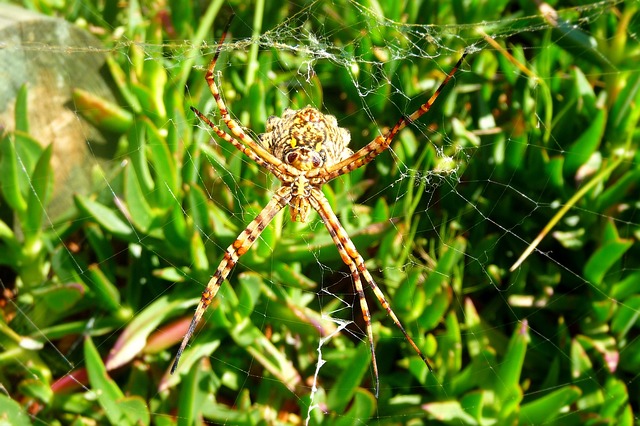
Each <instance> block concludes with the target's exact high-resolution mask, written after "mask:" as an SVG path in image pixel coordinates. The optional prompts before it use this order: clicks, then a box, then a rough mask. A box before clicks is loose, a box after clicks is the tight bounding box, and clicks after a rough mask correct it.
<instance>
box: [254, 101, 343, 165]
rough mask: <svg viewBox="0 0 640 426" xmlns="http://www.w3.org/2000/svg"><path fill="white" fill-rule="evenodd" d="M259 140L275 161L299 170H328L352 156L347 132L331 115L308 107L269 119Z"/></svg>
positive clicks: (287, 111)
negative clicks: (323, 168) (321, 168)
mask: <svg viewBox="0 0 640 426" xmlns="http://www.w3.org/2000/svg"><path fill="white" fill-rule="evenodd" d="M258 138H259V140H260V143H261V144H262V146H264V147H265V148H266V149H267V150H268V151H269V152H271V153H272V154H273V155H274V156H275V157H276V158H278V159H280V160H282V161H284V162H285V163H287V164H290V165H292V166H293V167H295V168H297V169H299V170H302V171H309V170H312V169H317V168H320V167H329V166H332V165H333V164H335V163H337V162H339V161H342V160H344V159H345V158H349V156H350V155H351V154H353V151H351V150H350V149H348V148H347V145H349V141H350V140H351V135H350V134H349V131H348V130H347V129H344V128H342V127H338V122H337V120H336V118H335V117H334V116H332V115H324V114H322V113H321V112H320V111H318V110H317V109H315V108H313V107H311V106H307V107H305V108H303V109H300V110H293V109H289V108H287V109H286V110H285V111H284V113H283V114H282V117H276V116H271V117H269V119H268V120H267V129H266V132H265V133H263V134H261V135H259V136H258Z"/></svg>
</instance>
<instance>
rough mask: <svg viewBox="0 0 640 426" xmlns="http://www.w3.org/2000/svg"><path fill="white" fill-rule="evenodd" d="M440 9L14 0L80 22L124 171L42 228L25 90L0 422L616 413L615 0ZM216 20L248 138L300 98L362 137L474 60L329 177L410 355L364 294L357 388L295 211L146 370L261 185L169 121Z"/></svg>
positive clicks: (633, 381)
mask: <svg viewBox="0 0 640 426" xmlns="http://www.w3.org/2000/svg"><path fill="white" fill-rule="evenodd" d="M443 3H444V2H433V1H417V2H406V4H402V3H398V2H396V1H391V0H389V1H384V0H378V1H369V2H362V3H355V2H350V1H347V0H337V1H331V2H329V1H326V2H325V1H319V2H309V4H294V3H286V2H283V3H277V2H261V1H257V2H256V3H255V4H252V5H247V4H246V2H241V1H229V2H228V3H227V2H220V1H213V2H211V3H199V4H191V3H189V2H187V3H183V2H177V1H171V0H170V1H168V2H143V3H139V2H129V3H126V2H124V3H123V2H113V1H107V2H97V3H95V4H88V3H82V2H68V3H66V2H60V1H51V2H48V1H40V2H33V3H29V7H31V8H34V9H37V10H40V11H41V12H44V13H47V14H58V15H62V16H64V17H65V18H66V19H68V20H70V21H72V22H75V23H77V24H78V25H81V26H85V27H86V28H88V29H92V30H94V31H95V30H96V29H97V28H100V29H101V31H95V32H96V33H98V34H100V35H101V37H102V39H103V42H104V45H105V47H107V48H110V49H112V51H113V55H112V56H110V58H109V60H108V62H107V65H106V66H107V68H108V70H109V72H110V74H111V76H112V78H113V81H114V83H115V87H117V90H118V95H119V96H120V99H121V100H122V102H121V103H119V104H117V105H115V104H111V103H108V102H106V101H103V100H101V99H99V98H96V97H95V96H94V95H93V94H91V93H86V92H83V91H76V92H75V93H74V102H75V105H76V106H77V108H78V112H79V113H80V114H81V115H82V116H83V117H84V118H85V119H86V120H88V121H90V122H92V123H93V124H94V125H96V126H99V127H101V128H104V129H108V130H109V131H111V132H113V133H114V134H117V135H119V140H118V141H114V143H118V144H119V147H120V150H119V154H118V157H117V160H119V161H123V163H122V167H121V168H120V169H118V170H119V171H118V172H116V173H115V174H114V176H112V177H111V178H110V181H109V183H108V185H107V186H106V187H105V188H104V190H102V191H100V192H97V193H96V194H94V195H93V196H77V197H76V200H75V201H76V208H77V215H76V216H75V217H73V218H71V219H68V220H66V221H65V222H63V223H55V224H52V223H47V222H46V216H45V214H44V212H45V209H44V207H45V206H46V205H47V202H48V200H49V198H50V193H51V190H52V186H53V184H54V182H53V180H52V179H53V178H52V173H51V167H52V165H51V163H50V158H51V147H45V148H42V146H41V145H40V144H39V143H38V141H35V140H34V139H33V138H32V137H31V136H29V105H27V96H26V95H27V90H28V89H27V88H23V89H22V91H21V92H20V96H19V97H18V99H17V100H16V106H15V111H16V117H15V130H12V131H5V132H4V134H3V135H2V140H1V142H0V176H1V178H0V179H1V180H0V194H1V199H0V203H1V208H2V209H5V211H10V212H11V213H12V214H11V215H9V216H12V217H13V219H12V220H13V226H12V224H11V223H9V222H8V221H0V253H1V254H0V265H1V266H3V267H4V268H5V269H3V270H8V271H11V274H10V275H11V276H13V277H15V280H13V281H4V280H3V282H2V285H3V287H4V289H5V300H4V302H3V305H2V306H3V313H4V315H3V320H2V322H1V323H0V325H1V329H0V345H1V347H2V349H3V352H2V354H0V377H2V383H3V384H4V388H5V389H6V392H7V393H6V394H5V395H0V412H3V413H7V415H8V416H9V418H10V419H11V421H12V422H13V423H12V424H28V420H27V419H28V416H31V421H32V422H34V423H38V424H39V423H46V424H74V425H81V424H95V423H96V422H97V423H99V424H107V423H110V424H118V425H126V424H150V423H154V424H158V425H165V424H166V425H170V424H201V423H203V421H204V420H206V421H208V422H210V423H214V424H218V423H224V424H242V425H245V424H246V425H249V424H299V423H304V421H305V419H306V418H307V416H309V419H308V421H309V423H310V424H324V425H333V424H335V425H341V424H355V423H362V424H373V423H376V422H377V423H380V424H433V423H435V422H439V423H445V424H471V425H476V424H478V425H480V424H483V425H485V424H500V425H503V424H562V425H582V424H620V425H625V424H628V425H630V424H633V423H634V419H635V418H636V417H637V414H634V413H637V412H638V410H639V409H640V406H639V401H638V398H637V395H639V394H640V386H639V382H638V379H637V377H638V372H639V371H640V356H639V355H638V354H640V348H639V347H638V345H639V344H640V343H639V342H640V341H639V340H638V339H637V336H638V330H639V327H638V325H639V324H638V317H639V314H640V296H639V294H638V293H639V290H640V273H639V272H638V264H637V259H638V258H639V257H638V255H639V253H638V250H639V247H640V246H639V244H638V238H639V237H640V226H639V224H640V221H638V182H639V179H640V161H639V160H640V158H639V155H638V150H637V144H638V136H639V135H638V132H637V130H636V125H637V122H638V115H639V111H640V109H638V108H637V105H638V102H639V101H640V99H639V97H640V95H639V93H638V88H639V87H640V85H639V82H640V73H638V71H637V65H636V64H637V61H638V54H639V52H640V50H639V46H638V43H637V40H636V39H635V37H631V35H633V34H637V30H638V28H637V26H638V22H640V19H639V16H638V14H637V8H638V3H637V2H634V1H621V2H615V3H613V2H612V3H610V4H608V3H606V2H605V3H598V5H594V6H593V7H589V6H585V7H573V6H572V5H573V3H572V4H571V5H565V4H563V2H551V3H549V4H541V5H539V6H538V8H537V9H536V8H535V6H534V4H533V3H532V2H521V3H522V4H520V3H518V2H505V1H500V2H488V1H481V0H478V1H467V2H461V1H453V2H450V3H447V4H443ZM564 8H566V9H564ZM232 9H233V10H234V11H235V13H236V14H237V15H238V18H236V21H235V23H234V25H233V26H232V28H231V31H232V38H233V40H232V41H231V42H230V43H229V44H227V46H226V47H225V50H224V52H223V54H222V58H221V60H220V61H219V64H218V68H217V69H218V70H219V71H220V74H221V75H220V78H221V87H222V90H223V92H224V97H225V99H226V101H227V103H228V106H229V107H230V110H231V111H232V113H233V115H234V116H236V117H238V119H239V120H240V121H241V122H242V123H243V125H245V126H246V127H247V128H249V129H251V131H252V132H253V134H256V133H260V132H261V131H262V129H264V124H265V122H266V119H267V117H268V116H269V115H272V114H275V115H278V114H280V113H281V112H282V110H283V109H284V108H287V107H291V108H299V107H301V106H304V105H306V104H312V105H316V106H321V108H322V109H323V110H324V111H327V112H330V113H331V114H334V115H336V116H337V118H338V120H339V122H340V124H341V126H344V127H347V128H348V129H349V130H350V131H351V134H352V146H353V147H355V148H359V147H361V146H364V144H366V142H368V141H369V140H370V139H372V137H373V136H375V135H377V134H378V132H379V131H380V129H381V128H383V127H385V126H391V125H393V124H394V122H395V121H396V120H397V119H398V117H400V116H402V115H403V114H409V113H411V112H412V111H413V110H414V109H415V108H417V107H418V106H419V105H420V104H421V103H423V102H424V101H425V99H426V96H427V95H425V92H426V93H427V94H428V93H430V91H432V90H433V89H434V88H435V87H436V86H437V84H438V83H439V82H440V81H441V80H442V78H443V76H444V74H445V73H446V72H447V71H448V70H449V69H450V68H451V67H452V65H453V64H454V63H455V61H456V60H457V59H458V58H459V56H460V54H461V52H462V50H463V49H465V48H467V49H469V50H470V55H469V56H468V57H467V60H466V62H465V64H464V65H463V67H462V71H461V72H460V73H459V74H457V76H456V78H455V80H454V81H452V83H451V85H450V86H448V87H447V89H446V90H445V92H444V93H443V95H442V96H441V97H440V98H439V99H438V101H437V103H436V104H435V105H434V108H433V109H432V111H430V112H429V113H428V114H427V115H425V116H424V117H423V118H422V119H421V120H420V121H419V122H417V123H414V125H412V126H410V128H408V129H406V130H404V131H403V132H402V133H401V135H400V136H399V137H398V138H397V140H396V141H394V143H393V145H392V147H391V150H390V151H391V153H383V154H382V155H380V157H379V158H377V159H376V160H375V161H374V162H373V163H371V164H370V165H368V166H367V167H365V168H363V169H359V170H357V171H354V172H352V173H350V174H349V175H347V176H345V177H343V178H340V179H337V180H336V181H335V182H333V183H332V184H331V185H327V187H326V188H325V193H326V195H327V197H328V199H329V200H330V202H331V204H332V206H333V208H334V209H335V211H336V213H337V214H338V216H339V217H340V218H341V221H342V223H343V225H344V226H345V228H346V229H347V231H348V233H349V235H351V236H352V238H353V240H354V242H355V244H356V246H357V247H358V248H359V249H360V251H361V253H362V254H363V257H364V258H365V260H366V261H367V267H368V268H369V270H370V271H372V274H373V275H374V276H375V278H376V280H377V282H378V284H380V286H381V287H382V289H383V290H384V292H385V294H387V295H388V298H389V300H390V302H391V305H392V307H393V309H394V311H395V312H396V313H397V314H398V315H399V317H400V319H401V320H402V322H403V323H404V324H405V326H406V327H407V329H408V332H409V334H410V335H411V336H413V338H414V339H415V340H416V342H417V343H418V345H419V346H420V347H421V348H423V351H424V352H425V353H426V354H427V355H428V356H429V358H430V359H431V360H432V363H433V365H434V372H433V373H429V372H428V370H427V368H426V366H425V365H424V364H423V363H422V362H421V360H420V359H419V358H418V357H417V356H416V355H415V354H414V353H413V352H412V351H411V349H410V347H408V345H407V343H406V342H405V341H404V339H403V338H402V335H401V334H400V332H399V330H397V329H396V328H395V327H394V326H393V324H392V322H391V321H390V320H389V319H388V318H386V313H385V312H384V310H381V309H377V308H376V309H374V315H373V320H374V331H375V336H376V339H377V341H376V348H377V350H376V353H377V355H378V357H379V361H378V362H379V365H380V370H381V371H380V372H381V377H380V381H381V393H380V397H379V398H378V399H377V400H376V399H375V397H374V396H373V393H372V392H373V381H372V379H373V378H372V374H371V370H370V355H369V353H368V347H367V342H366V336H365V335H364V334H363V333H362V327H361V324H360V319H359V318H360V313H359V310H358V304H357V301H356V298H355V296H354V294H353V290H352V288H351V281H350V278H349V274H348V270H347V269H346V267H345V266H344V265H343V264H342V262H341V260H340V257H339V255H338V252H337V250H336V249H335V247H334V246H333V244H332V242H331V239H330V237H329V236H328V234H327V232H326V231H325V229H324V227H323V226H321V224H320V223H318V220H319V219H318V218H317V216H314V217H313V218H312V219H311V220H310V223H308V224H300V223H292V222H291V221H289V220H288V214H284V215H280V216H278V217H277V218H276V219H275V221H274V225H272V226H270V227H269V228H268V229H266V230H265V231H264V233H263V235H262V238H261V239H260V240H259V241H257V242H256V244H255V245H254V247H253V248H252V249H251V250H250V251H249V252H248V253H247V254H246V255H245V256H243V257H242V259H241V261H240V263H239V265H238V266H237V267H236V269H235V271H234V272H233V273H232V275H231V278H230V282H227V283H225V284H224V285H223V286H222V288H221V290H220V293H219V294H218V296H217V297H216V299H215V302H214V304H213V306H212V307H211V308H210V309H209V311H208V312H207V315H206V317H205V321H204V323H205V324H204V325H203V327H202V328H201V329H200V330H199V331H198V332H197V333H196V337H195V338H194V339H193V341H192V342H191V344H190V346H189V347H188V348H187V350H186V352H185V354H184V357H183V359H182V362H181V364H180V366H179V370H178V372H177V374H176V375H173V376H171V375H169V373H168V368H169V366H170V363H171V361H172V358H173V356H174V354H175V350H176V345H177V343H178V342H179V340H180V339H181V338H182V335H183V333H184V331H185V327H186V325H187V324H188V322H189V321H190V319H191V315H192V313H193V309H194V307H195V305H196V304H197V302H198V300H199V296H200V292H201V291H202V289H203V286H204V285H205V284H206V282H207V281H208V279H209V277H210V275H211V274H212V272H213V271H214V270H215V268H216V267H217V265H218V262H219V261H220V260H221V257H222V254H223V250H224V247H226V246H227V245H228V244H230V243H231V242H232V241H233V240H234V239H235V237H236V236H237V234H239V233H240V232H241V231H242V229H244V227H245V226H246V224H247V223H248V222H249V221H250V220H251V219H253V217H254V216H255V215H256V214H257V213H258V212H259V211H260V209H261V207H263V206H264V205H265V204H266V203H267V202H268V200H269V196H270V193H271V191H272V190H273V189H274V188H275V187H276V186H277V182H275V181H274V179H272V178H270V177H269V176H268V175H267V174H266V172H265V171H263V170H261V169H260V168H259V167H257V166H256V165H255V164H252V163H251V162H250V161H249V160H248V159H246V158H244V157H243V156H242V155H241V154H240V153H238V152H236V151H235V150H234V149H233V148H232V147H231V146H229V144H227V143H225V142H224V141H220V140H218V139H215V140H214V141H212V140H211V139H212V132H211V131H210V130H209V129H207V128H205V127H204V126H203V125H201V124H200V123H198V122H197V120H196V119H195V118H194V117H193V115H192V114H191V113H190V112H189V106H191V105H193V106H196V107H197V108H199V109H200V110H202V111H204V112H207V113H209V112H210V113H211V114H212V115H213V116H214V117H215V114H216V113H215V104H214V102H213V98H212V96H211V94H210V93H209V91H208V87H207V85H206V83H205V81H204V70H203V67H204V66H205V65H206V63H207V62H208V61H209V60H210V58H211V56H210V55H211V54H212V51H213V46H215V43H216V37H218V36H219V31H220V29H221V27H222V26H223V25H224V23H225V22H226V20H227V19H228V17H229V15H230V12H231V10H232ZM576 24H579V25H580V28H577V27H576ZM212 29H213V33H212ZM484 34H489V35H495V36H496V37H494V40H495V41H494V42H493V43H490V42H489V41H487V39H486V38H485V37H484V36H483V35H484ZM317 35H319V36H320V37H317ZM247 41H248V43H244V42H247ZM203 43H204V45H203ZM201 46H203V47H202V48H201ZM323 55H324V56H323ZM311 67H312V68H311ZM88 105H91V106H92V107H91V108H88ZM96 105H97V106H98V109H97V110H96ZM83 106H87V108H86V109H85V108H83ZM96 111H98V112H99V114H96ZM216 119H217V118H216ZM115 160H116V159H114V161H115ZM563 207H565V208H563ZM2 217H3V218H6V217H7V215H3V216H2ZM543 230H545V232H544V233H543V234H541V232H543ZM538 236H540V245H539V246H538V250H537V251H536V250H533V253H532V254H531V255H530V256H529V257H527V258H526V259H524V261H523V263H522V264H521V265H520V266H519V267H517V268H515V269H514V271H510V268H511V267H512V265H513V264H514V262H515V261H516V259H517V258H518V257H519V256H520V254H521V253H524V252H525V250H526V249H527V246H528V244H530V243H531V242H533V241H535V240H536V237H538ZM72 245H75V246H78V248H75V249H72V248H70V247H72ZM3 276H6V274H3ZM230 284H231V285H230ZM12 295H13V296H14V297H11V296H12ZM369 300H370V301H371V303H370V304H371V305H374V304H375V303H376V302H375V298H374V297H373V296H372V295H369ZM329 315H330V316H331V317H332V318H337V319H340V318H342V319H343V320H347V321H351V320H353V321H354V323H351V324H349V325H347V328H346V330H344V329H342V324H341V323H340V322H339V321H334V320H331V319H329V318H328V316H329ZM338 331H342V332H341V333H340V334H338V333H337V332H338ZM347 331H348V332H347ZM328 336H330V338H328ZM319 345H321V346H319ZM319 348H320V349H319ZM319 356H321V357H322V359H323V360H324V361H325V362H326V363H324V364H323V365H321V368H319V369H318V373H317V377H316V370H317V367H318V365H317V362H318V358H319ZM312 386H314V387H317V390H316V391H315V392H313V393H312ZM311 398H313V399H311ZM311 404H317V405H315V406H314V407H315V408H314V409H313V410H311V411H310V409H309V407H310V406H311ZM309 412H310V413H309ZM308 413H309V414H308ZM203 419H204V420H203Z"/></svg>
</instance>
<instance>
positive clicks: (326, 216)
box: [309, 188, 433, 398]
mask: <svg viewBox="0 0 640 426" xmlns="http://www.w3.org/2000/svg"><path fill="white" fill-rule="evenodd" d="M309 201H310V203H311V206H312V207H313V208H314V209H315V210H316V211H317V212H318V214H319V215H320V217H321V218H322V221H323V222H324V224H325V226H326V227H327V230H328V231H329V234H330V235H331V238H332V239H333V242H334V243H335V245H336V247H337V248H338V252H340V257H341V258H342V261H343V262H344V263H345V264H346V265H347V266H349V269H350V271H351V276H352V278H353V282H354V285H355V288H356V292H357V293H358V298H359V299H360V308H361V310H362V316H363V318H364V321H365V324H366V328H367V337H368V339H369V346H370V349H371V361H372V363H373V372H374V375H375V379H376V398H377V397H378V390H379V385H380V381H379V378H378V365H377V362H376V354H375V350H374V345H373V330H372V327H371V315H370V313H369V306H368V305H367V300H366V298H365V295H364V289H363V287H362V281H361V279H360V277H363V278H364V280H365V282H366V283H367V284H368V285H369V287H371V289H372V290H373V292H374V294H375V295H376V298H377V299H378V301H379V302H380V305H382V307H383V308H384V309H385V310H386V311H387V314H388V315H389V316H390V317H391V319H392V320H393V322H394V324H395V325H396V326H397V327H398V328H399V329H400V331H402V334H404V337H405V338H406V339H407V341H408V342H409V344H410V345H411V347H412V348H413V349H414V350H415V351H416V353H417V354H418V355H419V356H420V358H422V360H423V361H424V363H425V364H426V366H427V368H429V371H433V369H432V368H431V365H430V364H429V361H427V358H426V357H425V356H424V354H423V353H422V351H421V350H420V348H418V346H417V345H416V344H415V342H414V341H413V339H412V338H411V337H410V336H409V334H408V333H407V331H406V330H405V328H404V327H403V326H402V323H401V322H400V319H399V318H398V317H397V316H396V314H395V313H394V312H393V310H392V309H391V305H390V304H389V302H388V301H387V298H386V297H385V296H384V293H383V292H382V290H380V288H379V287H378V286H377V284H376V282H375V281H374V280H373V277H372V276H371V274H370V273H369V271H368V270H367V267H366V266H365V264H364V259H363V258H362V256H360V253H358V250H357V249H356V247H355V245H354V244H353V242H352V241H351V239H350V238H349V236H348V235H347V232H346V231H345V230H344V228H343V227H342V225H341V224H340V221H339V220H338V217H337V216H336V215H335V213H334V212H333V210H331V207H330V205H329V202H328V201H327V199H326V197H325V196H324V194H323V193H322V191H321V190H320V189H317V188H312V189H311V195H310V196H309Z"/></svg>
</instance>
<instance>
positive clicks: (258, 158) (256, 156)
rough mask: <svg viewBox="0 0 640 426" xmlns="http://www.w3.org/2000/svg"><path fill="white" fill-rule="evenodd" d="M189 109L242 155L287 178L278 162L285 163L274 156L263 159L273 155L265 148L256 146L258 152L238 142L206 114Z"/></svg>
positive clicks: (281, 177) (282, 179)
mask: <svg viewBox="0 0 640 426" xmlns="http://www.w3.org/2000/svg"><path fill="white" fill-rule="evenodd" d="M191 111H193V112H194V113H195V114H196V115H197V116H198V117H199V118H200V120H202V121H204V122H205V123H206V124H207V125H208V126H209V127H211V129H213V131H214V132H216V135H218V136H219V137H220V138H222V139H224V140H225V141H227V142H229V143H230V144H232V145H233V146H234V147H236V148H237V149H238V150H239V151H240V152H242V153H243V154H244V155H246V156H247V157H249V158H250V159H252V160H253V161H254V162H255V163H256V164H258V165H259V166H262V167H264V168H265V169H267V170H269V171H270V172H271V173H273V174H274V176H275V177H277V178H278V179H280V181H285V180H287V178H286V177H285V173H284V172H283V171H282V170H281V168H282V167H280V168H279V164H280V165H282V166H284V167H286V166H287V165H286V164H284V163H282V162H281V161H280V160H278V159H277V158H276V161H273V162H272V161H269V160H268V159H265V158H269V156H271V157H273V155H271V154H270V153H269V152H267V150H265V149H264V148H262V147H258V148H259V151H258V152H256V151H253V150H252V149H251V148H249V147H248V146H246V145H243V144H242V143H240V142H239V141H238V140H237V139H235V138H234V137H233V136H231V135H230V134H228V133H227V132H225V131H224V130H222V129H221V128H220V127H218V126H216V125H215V124H213V122H212V121H211V120H209V119H208V118H207V116H205V115H204V114H203V113H201V112H200V111H198V109H197V108H194V107H191ZM274 158H275V157H274ZM274 163H275V164H274ZM278 163H279V164H278ZM285 170H286V168H285Z"/></svg>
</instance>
